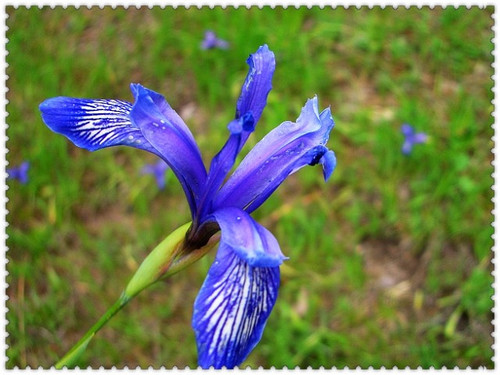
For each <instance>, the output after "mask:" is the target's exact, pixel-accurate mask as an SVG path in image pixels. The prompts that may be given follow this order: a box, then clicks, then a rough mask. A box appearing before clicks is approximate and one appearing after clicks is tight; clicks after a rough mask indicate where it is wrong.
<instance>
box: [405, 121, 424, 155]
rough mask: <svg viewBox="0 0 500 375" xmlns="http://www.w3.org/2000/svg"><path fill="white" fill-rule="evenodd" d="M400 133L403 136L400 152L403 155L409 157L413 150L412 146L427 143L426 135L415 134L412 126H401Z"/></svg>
mask: <svg viewBox="0 0 500 375" xmlns="http://www.w3.org/2000/svg"><path fill="white" fill-rule="evenodd" d="M401 133H403V135H404V138H405V139H404V143H403V147H402V149H401V151H402V152H403V154H405V155H409V154H410V152H411V150H412V149H413V145H416V144H417V143H424V142H425V141H427V134H425V133H415V129H414V128H413V126H411V125H409V124H403V125H402V126H401Z"/></svg>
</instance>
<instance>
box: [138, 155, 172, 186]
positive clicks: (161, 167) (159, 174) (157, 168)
mask: <svg viewBox="0 0 500 375" xmlns="http://www.w3.org/2000/svg"><path fill="white" fill-rule="evenodd" d="M169 169H170V167H169V166H168V164H167V163H165V162H164V161H163V160H162V159H160V160H158V161H157V162H156V163H153V164H146V165H145V166H144V167H143V168H142V169H141V173H142V174H151V175H153V177H154V178H155V180H156V185H158V189H160V190H163V189H165V186H166V182H165V173H166V172H167V171H168V170H169Z"/></svg>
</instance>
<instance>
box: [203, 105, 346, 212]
mask: <svg viewBox="0 0 500 375" xmlns="http://www.w3.org/2000/svg"><path fill="white" fill-rule="evenodd" d="M333 126H334V122H333V119H332V117H331V113H330V110H329V109H325V110H324V111H322V112H321V114H320V113H319V112H318V101H317V98H313V99H310V100H308V101H307V103H306V105H305V106H304V108H303V109H302V113H301V115H300V116H299V118H298V119H297V122H295V123H294V122H290V121H287V122H284V123H282V124H281V125H280V126H278V127H277V128H275V129H274V130H272V131H271V132H270V133H269V134H267V135H266V136H265V137H264V138H263V139H262V140H261V141H260V142H259V143H257V145H256V146H255V147H254V148H253V149H252V150H251V151H250V152H249V153H248V155H247V156H246V157H245V158H244V159H243V161H242V162H241V164H240V165H239V166H238V168H237V169H236V170H235V171H234V173H233V175H232V176H231V177H230V178H229V179H228V181H227V182H226V183H225V184H224V185H223V186H222V188H221V190H220V191H219V193H218V194H217V196H216V198H215V200H214V203H213V207H214V209H218V208H220V207H224V206H232V207H238V208H242V209H245V211H247V212H249V213H250V212H252V211H253V210H255V209H256V208H257V207H259V206H260V205H261V204H262V203H263V202H264V201H265V200H266V199H267V198H268V197H269V196H270V195H271V194H272V193H273V191H274V190H276V189H277V188H278V186H279V185H280V184H281V183H282V182H283V180H284V179H285V178H287V177H288V176H289V175H290V174H292V173H294V172H295V171H297V170H298V169H300V168H302V167H304V166H306V165H315V164H318V163H321V164H323V169H324V176H325V179H326V178H328V177H329V176H330V174H331V173H332V171H333V169H334V168H335V164H336V159H335V155H334V154H333V151H331V152H329V150H328V149H327V148H326V146H325V144H326V142H327V141H328V138H329V134H330V131H331V129H332V128H333Z"/></svg>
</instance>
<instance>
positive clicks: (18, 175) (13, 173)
mask: <svg viewBox="0 0 500 375" xmlns="http://www.w3.org/2000/svg"><path fill="white" fill-rule="evenodd" d="M29 168H30V163H29V162H27V161H25V162H22V163H21V164H20V165H19V166H17V167H12V168H7V180H18V181H19V182H20V183H21V184H23V185H24V184H26V183H27V182H28V170H29Z"/></svg>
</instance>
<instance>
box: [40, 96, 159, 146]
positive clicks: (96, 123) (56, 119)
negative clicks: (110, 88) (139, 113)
mask: <svg viewBox="0 0 500 375" xmlns="http://www.w3.org/2000/svg"><path fill="white" fill-rule="evenodd" d="M131 110H132V104H131V103H129V102H126V101H122V100H115V99H78V98H69V97H64V96H59V97H56V98H51V99H47V100H45V101H44V102H43V103H42V104H40V111H41V112H42V118H43V121H44V122H45V123H46V124H47V126H48V127H49V128H50V129H51V130H52V131H54V132H56V133H60V134H62V135H64V136H66V137H67V138H68V139H69V140H70V141H72V142H73V143H74V144H75V145H76V146H78V147H82V148H85V149H87V150H90V151H95V150H99V149H101V148H105V147H110V146H117V145H127V146H132V147H136V148H140V149H143V150H146V151H149V152H152V153H154V154H157V155H159V153H158V152H157V151H156V149H155V148H154V147H153V146H151V145H150V144H149V142H148V141H146V139H145V138H144V137H143V135H142V133H141V130H140V129H139V128H138V127H137V126H135V125H134V124H133V123H132V121H131V120H130V117H129V114H130V111H131Z"/></svg>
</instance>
